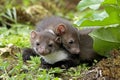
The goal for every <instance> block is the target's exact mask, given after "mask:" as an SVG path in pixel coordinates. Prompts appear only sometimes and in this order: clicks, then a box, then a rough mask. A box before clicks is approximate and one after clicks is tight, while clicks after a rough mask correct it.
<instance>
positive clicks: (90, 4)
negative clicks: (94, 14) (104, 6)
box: [77, 0, 103, 11]
mask: <svg viewBox="0 0 120 80" xmlns="http://www.w3.org/2000/svg"><path fill="white" fill-rule="evenodd" d="M102 2H103V0H81V1H80V2H79V4H78V6H77V8H78V9H79V10H81V11H83V10H85V9H86V8H90V9H93V10H97V9H98V8H99V7H100V4H101V3H102Z"/></svg>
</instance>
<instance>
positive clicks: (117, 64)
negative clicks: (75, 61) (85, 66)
mask: <svg viewBox="0 0 120 80" xmlns="http://www.w3.org/2000/svg"><path fill="white" fill-rule="evenodd" d="M78 80H120V51H118V50H113V51H112V52H111V57H110V58H107V59H103V60H101V61H100V62H99V63H97V64H96V65H95V66H94V67H92V68H91V69H90V70H88V71H85V72H83V73H82V77H81V78H78Z"/></svg>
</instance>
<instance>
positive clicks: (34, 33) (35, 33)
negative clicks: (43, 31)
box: [31, 31, 37, 39]
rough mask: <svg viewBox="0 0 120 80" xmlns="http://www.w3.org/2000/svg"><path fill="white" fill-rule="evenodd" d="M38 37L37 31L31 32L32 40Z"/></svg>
mask: <svg viewBox="0 0 120 80" xmlns="http://www.w3.org/2000/svg"><path fill="white" fill-rule="evenodd" d="M36 36H37V32H36V31H32V32H31V38H33V39H34V38H35V37H36Z"/></svg>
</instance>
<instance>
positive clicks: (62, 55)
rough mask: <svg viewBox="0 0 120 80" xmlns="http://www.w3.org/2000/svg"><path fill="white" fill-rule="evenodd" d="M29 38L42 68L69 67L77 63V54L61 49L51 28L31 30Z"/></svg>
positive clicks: (59, 41) (58, 39)
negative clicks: (39, 58)
mask: <svg viewBox="0 0 120 80" xmlns="http://www.w3.org/2000/svg"><path fill="white" fill-rule="evenodd" d="M30 40H31V45H32V48H33V49H34V51H35V53H36V54H37V55H39V56H40V57H41V65H42V68H50V67H61V68H69V67H72V66H76V65H78V63H79V62H78V61H79V60H77V59H78V58H77V56H78V54H70V53H69V52H68V51H66V50H65V49H63V48H62V47H61V40H60V38H59V37H58V36H56V34H54V32H53V31H52V30H45V31H40V32H36V31H32V32H31V39H30ZM31 50H32V49H31ZM31 52H33V51H31ZM75 56H76V57H75Z"/></svg>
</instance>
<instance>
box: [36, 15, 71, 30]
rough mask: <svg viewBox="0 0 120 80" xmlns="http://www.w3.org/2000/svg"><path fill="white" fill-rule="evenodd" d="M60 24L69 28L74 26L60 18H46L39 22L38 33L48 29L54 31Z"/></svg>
mask: <svg viewBox="0 0 120 80" xmlns="http://www.w3.org/2000/svg"><path fill="white" fill-rule="evenodd" d="M59 24H65V25H66V26H67V27H69V28H73V27H72V24H71V23H70V22H69V21H68V20H66V19H63V18H61V17H58V16H51V17H46V18H44V19H43V20H42V21H40V22H38V23H37V25H36V31H42V30H45V29H48V28H50V29H52V30H54V29H55V27H57V25H59Z"/></svg>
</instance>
